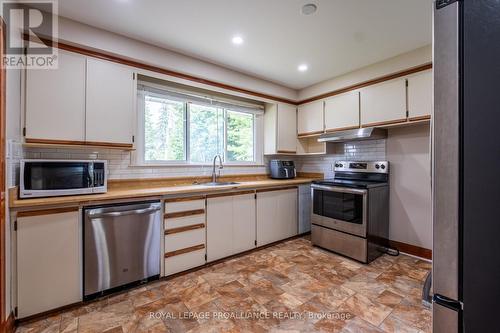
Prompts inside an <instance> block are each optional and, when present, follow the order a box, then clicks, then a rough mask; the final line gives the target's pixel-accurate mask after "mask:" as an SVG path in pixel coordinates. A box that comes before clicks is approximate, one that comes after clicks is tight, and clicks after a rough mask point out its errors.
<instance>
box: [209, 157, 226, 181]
mask: <svg viewBox="0 0 500 333" xmlns="http://www.w3.org/2000/svg"><path fill="white" fill-rule="evenodd" d="M217 157H218V158H219V170H220V169H222V168H224V166H223V165H222V157H220V155H219V154H217V155H215V156H214V161H213V165H212V183H216V182H217V174H216V173H215V161H216V160H217ZM219 172H220V171H219Z"/></svg>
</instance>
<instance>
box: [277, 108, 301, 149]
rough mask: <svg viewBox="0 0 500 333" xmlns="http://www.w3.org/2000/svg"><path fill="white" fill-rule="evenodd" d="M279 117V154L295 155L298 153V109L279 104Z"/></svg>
mask: <svg viewBox="0 0 500 333" xmlns="http://www.w3.org/2000/svg"><path fill="white" fill-rule="evenodd" d="M277 116H278V122H277V125H278V126H277V129H278V139H277V145H276V150H277V153H280V152H284V153H295V152H296V151H297V107H296V106H295V105H290V104H282V103H278V113H277Z"/></svg>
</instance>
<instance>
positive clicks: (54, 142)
mask: <svg viewBox="0 0 500 333" xmlns="http://www.w3.org/2000/svg"><path fill="white" fill-rule="evenodd" d="M25 141H26V143H35V144H47V145H75V146H100V147H118V148H132V147H133V146H134V145H133V144H131V143H113V142H94V141H69V140H52V139H36V138H26V140H25Z"/></svg>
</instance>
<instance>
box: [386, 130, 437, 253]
mask: <svg viewBox="0 0 500 333" xmlns="http://www.w3.org/2000/svg"><path fill="white" fill-rule="evenodd" d="M429 128H430V126H429V125H428V124H422V125H415V126H408V127H400V128H392V129H390V130H389V136H388V138H387V139H386V154H387V160H389V161H390V163H391V164H390V182H391V195H390V239H392V240H395V241H399V242H404V243H408V244H412V245H416V246H420V247H423V248H426V249H432V215H431V206H432V202H431V176H430V151H429V149H430V146H429V138H430V129H429Z"/></svg>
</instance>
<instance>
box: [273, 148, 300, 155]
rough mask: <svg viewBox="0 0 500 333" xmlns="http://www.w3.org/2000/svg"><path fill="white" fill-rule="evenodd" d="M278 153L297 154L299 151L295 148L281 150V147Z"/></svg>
mask: <svg viewBox="0 0 500 333" xmlns="http://www.w3.org/2000/svg"><path fill="white" fill-rule="evenodd" d="M276 152H277V153H278V154H296V153H297V151H295V150H281V149H278V150H277V151H276Z"/></svg>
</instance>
